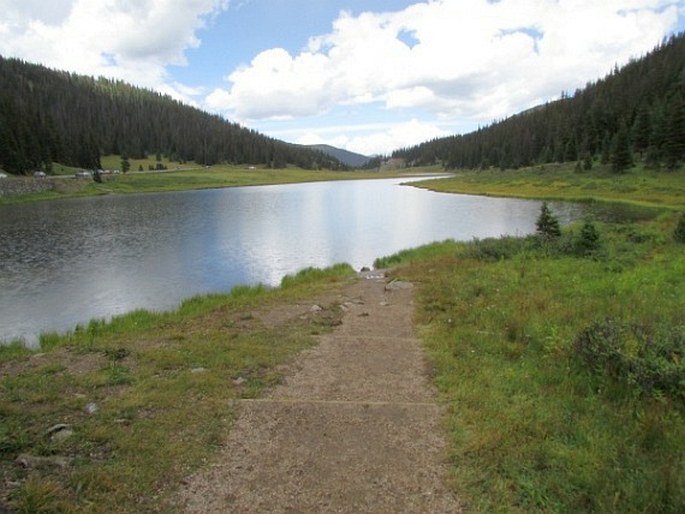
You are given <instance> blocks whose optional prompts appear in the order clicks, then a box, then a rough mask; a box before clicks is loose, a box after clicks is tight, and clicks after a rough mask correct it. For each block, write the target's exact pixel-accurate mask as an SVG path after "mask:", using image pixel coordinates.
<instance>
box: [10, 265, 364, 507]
mask: <svg viewBox="0 0 685 514" xmlns="http://www.w3.org/2000/svg"><path fill="white" fill-rule="evenodd" d="M354 276H355V275H354V272H353V270H352V269H351V268H350V267H349V266H346V265H340V266H334V267H332V268H330V269H327V270H323V271H322V270H311V269H310V270H304V271H302V272H300V273H299V274H297V275H295V276H289V277H286V278H284V279H283V283H282V286H281V287H280V288H276V289H268V288H265V287H261V286H257V287H251V288H250V287H237V288H235V289H234V290H233V291H232V292H231V294H228V295H210V296H205V297H197V298H192V299H189V300H187V301H185V302H183V304H182V305H181V306H180V307H179V308H178V309H177V310H176V311H173V312H166V313H155V312H149V311H143V310H141V311H135V312H131V313H130V314H127V315H123V316H119V317H116V318H114V319H113V320H111V321H110V322H104V321H100V320H93V321H91V322H90V323H89V324H87V325H84V326H79V327H76V329H75V330H74V331H73V332H71V333H68V334H43V335H42V337H41V348H40V350H39V351H30V350H28V349H26V348H24V347H23V346H21V345H20V344H14V345H10V346H0V419H2V423H0V484H1V486H0V491H1V492H2V494H0V510H4V509H3V507H4V508H10V509H12V511H16V512H27V513H28V512H31V513H39V512H50V513H55V512H64V513H67V512H68V513H72V512H88V513H98V512H102V513H110V512H122V513H123V512H130V513H137V512H170V511H173V510H174V504H173V493H174V491H175V490H176V488H177V487H178V486H179V485H180V483H181V480H183V479H185V478H186V477H187V476H189V475H190V474H191V473H192V471H193V470H194V469H197V468H199V467H200V466H202V465H204V464H206V463H207V462H209V461H211V460H212V458H213V457H214V456H215V454H216V452H217V450H218V448H219V447H220V446H221V444H222V442H223V438H224V436H225V433H226V432H227V431H228V429H229V428H230V426H231V423H232V421H233V418H234V413H235V409H234V407H233V404H232V402H231V400H234V399H241V398H254V397H257V396H258V395H259V394H260V392H261V391H262V390H263V389H264V388H267V387H269V386H271V385H273V384H275V383H277V382H278V381H279V380H280V379H281V376H282V373H283V368H282V365H283V364H286V363H287V362H289V361H290V359H292V358H293V357H294V356H295V355H296V354H297V353H298V352H300V351H301V350H302V349H304V348H307V347H308V346H311V345H312V344H314V343H315V338H314V336H316V335H318V334H320V333H322V332H325V331H327V330H330V329H331V327H333V326H335V325H336V324H338V323H339V319H340V317H341V314H342V311H341V310H340V309H339V308H338V306H337V305H336V304H335V302H334V301H332V300H330V293H331V291H335V290H337V289H338V288H339V287H341V285H342V284H344V283H347V282H348V281H349V280H351V279H352V278H353V277H354ZM308 302H319V303H317V305H319V306H320V307H321V309H322V310H320V311H317V312H311V311H310V307H311V305H312V303H308ZM303 313H304V314H303ZM2 488H5V489H4V490H2Z"/></svg>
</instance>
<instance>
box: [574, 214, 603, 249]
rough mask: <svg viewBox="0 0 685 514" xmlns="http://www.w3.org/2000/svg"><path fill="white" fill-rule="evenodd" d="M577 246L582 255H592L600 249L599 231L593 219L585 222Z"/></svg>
mask: <svg viewBox="0 0 685 514" xmlns="http://www.w3.org/2000/svg"><path fill="white" fill-rule="evenodd" d="M576 246H577V248H578V253H580V255H590V254H592V253H594V252H595V251H597V250H598V249H599V232H597V228H596V227H595V225H594V223H592V221H590V220H586V221H585V223H584V224H583V228H582V229H581V230H580V237H579V238H578V241H577V242H576Z"/></svg>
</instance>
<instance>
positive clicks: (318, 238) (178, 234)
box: [0, 180, 582, 344]
mask: <svg viewBox="0 0 685 514" xmlns="http://www.w3.org/2000/svg"><path fill="white" fill-rule="evenodd" d="M400 182H401V181H400V180H372V181H349V182H324V183H311V184H293V185H279V186H264V187H245V188H232V189H216V190H202V191H186V192H179V193H160V194H139V195H111V196H104V197H96V198H86V199H74V200H61V201H53V202H43V203H34V204H26V205H16V206H5V207H1V208H0V241H2V244H1V245H0V340H4V341H8V340H11V339H14V338H23V339H24V340H25V341H26V342H27V343H28V344H35V342H36V340H37V336H38V334H40V332H43V331H65V330H70V329H73V328H74V326H75V325H76V324H77V323H83V322H87V321H88V320H90V319H92V318H106V319H107V318H110V317H111V316H113V315H116V314H122V313H125V312H128V311H131V310H133V309H136V308H147V309H153V310H164V309H169V308H173V307H175V306H177V305H178V304H179V302H180V301H181V300H182V299H184V298H188V297H190V296H193V295H195V294H200V293H209V292H227V291H229V290H230V289H231V288H232V287H233V286H235V285H237V284H256V283H264V284H267V285H277V284H278V283H279V282H280V280H281V278H282V277H283V276H284V275H286V274H289V273H294V272H296V271H298V270H300V269H302V268H305V267H308V266H316V267H324V266H329V265H331V264H334V263H338V262H348V263H350V264H351V265H353V266H354V267H355V268H360V267H362V266H372V264H373V261H374V259H375V258H377V257H380V256H384V255H389V254H392V253H394V252H397V251H399V250H402V249H405V248H410V247H415V246H418V245H421V244H424V243H428V242H432V241H437V240H444V239H447V238H452V239H456V240H470V239H472V238H484V237H490V236H500V235H504V234H513V235H516V234H519V235H523V234H528V233H530V232H532V231H533V230H534V227H535V219H536V217H537V215H538V213H539V209H540V203H539V202H535V201H526V200H516V199H502V198H486V197H476V196H467V195H450V194H440V193H434V192H430V191H426V190H421V189H417V188H414V187H410V186H402V185H400ZM553 209H554V211H555V212H556V214H557V215H558V216H559V217H560V219H561V220H562V222H567V221H569V220H571V219H574V218H578V217H580V216H582V208H581V207H578V206H574V205H570V204H554V205H553Z"/></svg>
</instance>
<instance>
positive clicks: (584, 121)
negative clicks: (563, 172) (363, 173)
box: [393, 34, 685, 172]
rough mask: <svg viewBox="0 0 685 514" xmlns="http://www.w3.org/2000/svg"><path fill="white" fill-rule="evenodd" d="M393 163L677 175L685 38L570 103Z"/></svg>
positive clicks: (684, 129) (402, 153) (406, 152)
mask: <svg viewBox="0 0 685 514" xmlns="http://www.w3.org/2000/svg"><path fill="white" fill-rule="evenodd" d="M530 80H532V81H533V80H535V77H530ZM393 157H403V158H405V159H407V161H409V163H410V164H413V165H425V164H435V163H442V164H444V165H445V166H446V167H447V168H453V169H454V168H466V169H477V168H489V167H491V166H494V167H499V168H502V169H507V168H518V167H521V166H529V165H533V164H542V163H552V162H569V161H570V162H573V161H577V162H578V163H579V164H578V166H579V167H581V168H585V169H588V168H590V167H591V166H592V165H593V162H596V161H597V160H599V161H601V162H602V163H604V164H610V165H611V168H612V169H613V170H614V171H617V172H621V171H624V170H625V169H627V168H629V167H630V166H631V165H632V164H633V163H635V162H638V161H642V162H644V163H645V165H647V166H651V167H654V168H658V167H663V168H666V169H675V168H678V167H679V166H681V165H682V163H683V161H685V34H680V35H677V36H673V37H671V38H670V39H669V40H667V41H664V42H663V43H662V44H661V45H659V46H658V47H657V48H656V49H654V50H653V51H652V52H650V53H649V54H648V55H646V56H644V57H642V58H640V59H636V60H633V61H631V62H630V63H629V64H627V65H626V66H624V67H623V68H621V69H620V70H619V69H616V68H615V69H614V70H613V71H612V72H611V73H610V74H609V75H608V76H606V77H605V78H604V79H602V80H598V81H597V82H594V83H590V84H588V85H587V86H586V87H585V88H584V89H582V90H577V91H576V92H575V93H573V95H572V96H571V95H566V94H564V95H563V97H562V98H561V99H560V100H558V101H555V102H551V103H548V104H546V105H542V106H539V107H536V108H534V109H530V110H528V111H525V112H522V113H520V114H518V115H516V116H512V117H511V118H508V119H506V120H504V121H501V122H498V123H493V124H491V125H489V126H487V127H484V128H481V129H479V130H478V131H476V132H472V133H469V134H466V135H459V136H452V137H447V138H441V139H436V140H433V141H430V142H427V143H423V144H421V145H418V146H416V147H413V148H408V149H401V150H398V151H396V152H394V154H393Z"/></svg>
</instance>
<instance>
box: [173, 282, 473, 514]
mask: <svg viewBox="0 0 685 514" xmlns="http://www.w3.org/2000/svg"><path fill="white" fill-rule="evenodd" d="M386 282H387V279H386V278H385V276H384V274H383V273H382V272H371V273H367V274H365V275H364V276H363V277H362V279H361V280H359V281H357V282H356V283H355V284H354V285H352V286H350V287H348V288H347V289H346V290H345V291H344V293H343V297H342V303H343V308H344V309H346V312H345V316H344V318H343V323H342V325H340V326H339V327H337V328H336V330H334V331H333V332H332V333H330V334H327V335H324V336H321V338H320V344H319V345H317V346H316V347H314V348H312V349H310V350H308V351H306V352H304V353H303V354H302V355H301V356H300V357H299V358H298V360H297V362H296V363H295V364H294V365H293V369H292V373H291V374H290V375H289V376H288V378H287V379H286V380H285V381H284V383H283V384H281V385H279V386H278V387H276V388H274V389H273V390H272V391H271V393H270V394H269V395H267V397H266V398H264V399H261V400H242V401H241V402H240V403H241V404H240V406H239V415H238V419H237V420H236V423H235V424H234V426H233V428H232V430H231V432H230V433H229V434H228V436H227V441H226V443H225V446H224V450H223V454H222V456H221V458H220V459H219V460H218V462H217V463H216V464H215V465H214V466H212V467H210V468H207V469H205V470H202V471H201V472H200V473H198V474H197V475H195V476H193V477H191V478H190V479H189V480H188V481H187V483H186V486H185V487H184V488H183V490H182V491H181V493H180V499H179V502H180V505H181V506H182V509H183V510H184V511H185V512H188V513H211V512H217V513H218V512H221V513H225V512H240V513H251V512H254V513H257V512H259V513H262V512H269V513H306V512H312V513H314V512H316V513H318V512H345V513H347V512H349V513H361V512H373V513H385V512H387V513H399V512H412V513H418V512H431V513H447V512H450V513H452V512H459V511H460V506H459V503H458V501H457V500H456V498H455V497H454V496H453V495H452V494H451V493H450V491H449V490H448V488H447V486H446V481H447V465H446V441H445V435H444V433H443V430H442V427H441V425H440V419H441V414H442V411H441V407H440V406H438V405H437V403H436V398H435V391H434V390H433V388H432V386H431V384H430V382H429V379H428V376H427V373H426V364H425V361H424V357H423V354H422V351H421V348H420V344H419V342H418V341H417V339H416V338H415V335H414V331H413V326H412V314H413V291H412V289H411V287H410V286H411V285H410V284H403V283H397V282H394V283H390V284H387V283H386Z"/></svg>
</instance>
